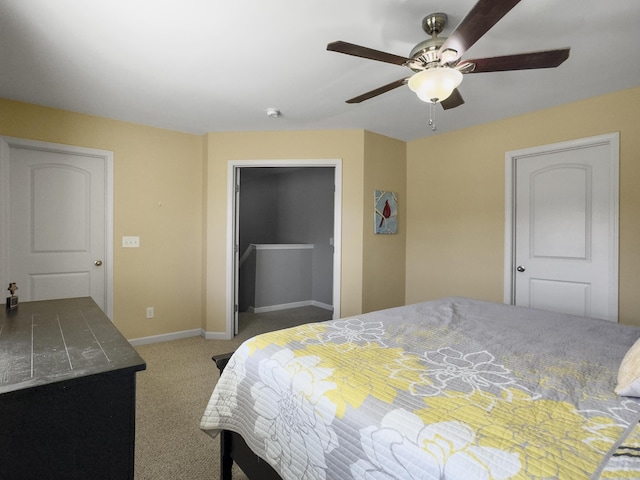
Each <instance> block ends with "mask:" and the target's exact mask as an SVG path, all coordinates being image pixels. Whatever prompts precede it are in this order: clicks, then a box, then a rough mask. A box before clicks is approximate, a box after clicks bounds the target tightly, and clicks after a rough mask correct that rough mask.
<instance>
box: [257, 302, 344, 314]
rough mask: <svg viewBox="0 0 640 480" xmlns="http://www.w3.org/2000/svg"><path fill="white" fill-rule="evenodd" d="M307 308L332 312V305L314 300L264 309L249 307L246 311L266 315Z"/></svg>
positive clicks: (269, 306) (270, 306)
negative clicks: (279, 311) (317, 308)
mask: <svg viewBox="0 0 640 480" xmlns="http://www.w3.org/2000/svg"><path fill="white" fill-rule="evenodd" d="M309 306H314V307H319V308H324V309H325V310H333V306H332V305H328V304H326V303H322V302H316V301H315V300H303V301H302V302H293V303H281V304H280V305H268V306H266V307H249V308H248V311H249V312H252V313H267V312H277V311H278V310H287V309H289V308H300V307H309Z"/></svg>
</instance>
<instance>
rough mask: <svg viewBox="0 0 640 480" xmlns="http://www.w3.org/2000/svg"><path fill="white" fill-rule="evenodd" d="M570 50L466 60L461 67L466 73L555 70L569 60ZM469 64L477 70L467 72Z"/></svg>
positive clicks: (470, 69) (561, 49)
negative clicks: (538, 69) (537, 69)
mask: <svg viewBox="0 0 640 480" xmlns="http://www.w3.org/2000/svg"><path fill="white" fill-rule="evenodd" d="M570 50H571V49H570V48H560V49H557V50H543V51H540V52H531V53H520V54H516V55H504V56H501V57H490V58H476V59H473V60H464V61H463V62H461V63H460V64H459V67H460V70H461V71H462V72H464V73H483V72H506V71H508V70H529V69H534V68H554V67H557V66H558V65H560V64H561V63H562V62H564V61H565V60H566V59H567V58H569V51H570ZM467 64H473V65H475V68H469V70H468V71H466V72H465V70H466V68H468V67H466V65H467Z"/></svg>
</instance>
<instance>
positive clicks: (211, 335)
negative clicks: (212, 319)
mask: <svg viewBox="0 0 640 480" xmlns="http://www.w3.org/2000/svg"><path fill="white" fill-rule="evenodd" d="M202 337H203V338H204V339H205V340H231V339H233V335H232V336H229V335H227V333H226V332H205V331H204V330H203V331H202Z"/></svg>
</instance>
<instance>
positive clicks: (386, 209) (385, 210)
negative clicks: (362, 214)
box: [378, 200, 391, 228]
mask: <svg viewBox="0 0 640 480" xmlns="http://www.w3.org/2000/svg"><path fill="white" fill-rule="evenodd" d="M390 216H391V207H390V206H389V200H385V202H384V208H383V209H382V218H381V219H380V225H379V226H378V228H381V227H382V224H383V223H384V221H385V219H387V218H389V217H390Z"/></svg>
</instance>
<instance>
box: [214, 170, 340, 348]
mask: <svg viewBox="0 0 640 480" xmlns="http://www.w3.org/2000/svg"><path fill="white" fill-rule="evenodd" d="M243 167H333V168H334V169H335V195H334V214H333V222H334V223H333V238H334V241H333V318H339V317H340V279H341V266H342V257H341V253H342V160H340V159H319V160H230V161H229V162H228V164H227V205H228V206H229V207H228V208H227V282H226V283H227V291H226V299H227V300H226V302H227V321H226V332H225V337H226V338H229V339H230V338H233V332H234V313H235V300H234V289H235V285H234V283H235V282H234V268H235V262H234V257H235V247H234V243H235V224H236V195H235V189H236V187H235V180H236V170H237V169H238V168H243Z"/></svg>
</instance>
